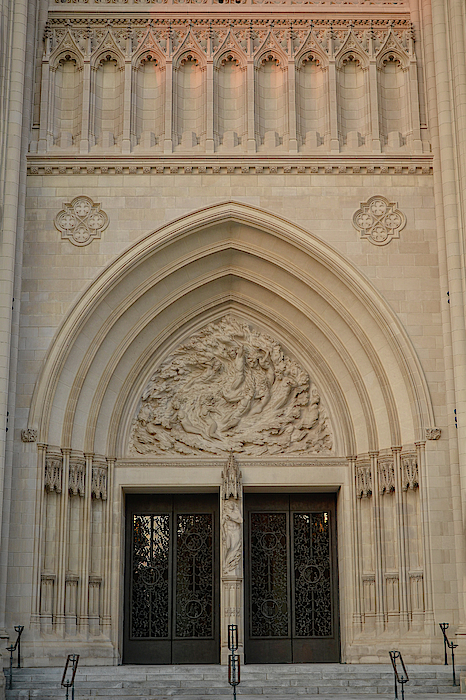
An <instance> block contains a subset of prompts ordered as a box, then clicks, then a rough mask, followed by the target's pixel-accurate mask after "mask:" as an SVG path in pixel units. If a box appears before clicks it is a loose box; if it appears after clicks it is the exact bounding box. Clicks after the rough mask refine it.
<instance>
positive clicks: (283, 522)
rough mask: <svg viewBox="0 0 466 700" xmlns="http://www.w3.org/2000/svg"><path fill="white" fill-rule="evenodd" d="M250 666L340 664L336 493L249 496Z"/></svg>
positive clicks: (247, 584) (247, 649)
mask: <svg viewBox="0 0 466 700" xmlns="http://www.w3.org/2000/svg"><path fill="white" fill-rule="evenodd" d="M244 502H245V552H247V556H246V557H245V594H246V610H245V613H246V620H245V623H246V624H245V629H246V639H245V660H246V662H247V663H292V662H294V663H299V662H322V661H338V660H339V630H338V594H337V570H336V528H335V526H336V518H335V515H336V511H335V497H334V495H333V494H291V495H287V494H245V499H244Z"/></svg>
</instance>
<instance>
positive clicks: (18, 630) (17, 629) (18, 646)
mask: <svg viewBox="0 0 466 700" xmlns="http://www.w3.org/2000/svg"><path fill="white" fill-rule="evenodd" d="M23 629H24V625H16V626H15V632H16V635H17V636H16V642H15V643H14V644H10V646H9V647H7V648H6V650H7V651H9V652H10V672H9V679H8V688H9V690H11V689H12V688H13V652H15V651H16V649H18V665H17V668H21V635H22V633H23Z"/></svg>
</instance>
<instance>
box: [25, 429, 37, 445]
mask: <svg viewBox="0 0 466 700" xmlns="http://www.w3.org/2000/svg"><path fill="white" fill-rule="evenodd" d="M21 440H22V441H23V442H35V441H36V440H37V430H35V429H34V428H23V430H22V431H21Z"/></svg>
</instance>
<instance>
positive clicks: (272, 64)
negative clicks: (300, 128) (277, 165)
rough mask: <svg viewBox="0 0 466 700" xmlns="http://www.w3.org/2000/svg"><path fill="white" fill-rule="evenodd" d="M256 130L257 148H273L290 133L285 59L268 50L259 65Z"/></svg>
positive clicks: (257, 71) (269, 149)
mask: <svg viewBox="0 0 466 700" xmlns="http://www.w3.org/2000/svg"><path fill="white" fill-rule="evenodd" d="M256 115H257V117H256V130H257V135H258V150H259V151H273V150H274V149H276V148H280V147H281V146H285V147H286V146H287V144H284V138H285V135H288V134H287V132H288V122H287V116H288V111H287V79H286V72H285V70H284V67H283V66H282V60H280V58H279V57H277V56H276V55H275V54H274V53H268V52H267V53H265V54H263V55H262V56H261V58H260V59H259V61H258V64H257V68H256Z"/></svg>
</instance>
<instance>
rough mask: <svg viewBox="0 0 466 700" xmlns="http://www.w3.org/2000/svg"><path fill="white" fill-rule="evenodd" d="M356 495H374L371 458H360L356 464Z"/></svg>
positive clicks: (362, 496)
mask: <svg viewBox="0 0 466 700" xmlns="http://www.w3.org/2000/svg"><path fill="white" fill-rule="evenodd" d="M355 478H356V495H357V497H358V498H369V497H370V496H372V471H371V463H370V461H369V460H358V461H356V466H355Z"/></svg>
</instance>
